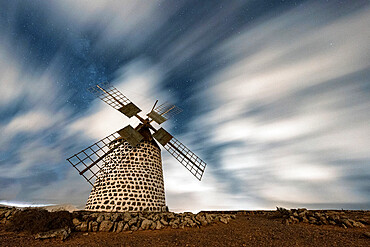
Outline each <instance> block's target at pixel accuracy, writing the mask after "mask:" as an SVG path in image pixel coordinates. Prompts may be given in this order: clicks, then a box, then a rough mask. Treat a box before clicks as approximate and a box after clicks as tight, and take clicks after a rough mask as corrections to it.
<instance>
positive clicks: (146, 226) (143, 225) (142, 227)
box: [141, 219, 153, 230]
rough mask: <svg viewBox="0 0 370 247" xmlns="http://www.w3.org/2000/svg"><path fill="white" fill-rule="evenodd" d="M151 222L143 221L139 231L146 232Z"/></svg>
mask: <svg viewBox="0 0 370 247" xmlns="http://www.w3.org/2000/svg"><path fill="white" fill-rule="evenodd" d="M152 222H153V221H151V220H148V219H145V220H143V222H142V223H141V229H143V230H148V229H149V228H150V226H151V225H152Z"/></svg>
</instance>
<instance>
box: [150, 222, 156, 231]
mask: <svg viewBox="0 0 370 247" xmlns="http://www.w3.org/2000/svg"><path fill="white" fill-rule="evenodd" d="M156 228H157V223H155V222H154V221H152V224H151V225H150V229H152V230H155V229H156Z"/></svg>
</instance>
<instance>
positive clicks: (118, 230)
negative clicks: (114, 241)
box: [116, 221, 124, 232]
mask: <svg viewBox="0 0 370 247" xmlns="http://www.w3.org/2000/svg"><path fill="white" fill-rule="evenodd" d="M123 227H124V223H123V221H120V222H118V223H117V228H116V232H122V230H123Z"/></svg>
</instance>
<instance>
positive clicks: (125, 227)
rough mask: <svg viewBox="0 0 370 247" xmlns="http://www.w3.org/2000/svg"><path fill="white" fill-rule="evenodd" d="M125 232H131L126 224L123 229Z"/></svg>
mask: <svg viewBox="0 0 370 247" xmlns="http://www.w3.org/2000/svg"><path fill="white" fill-rule="evenodd" d="M123 230H124V231H128V230H130V226H129V225H128V224H127V223H126V224H125V226H124V227H123Z"/></svg>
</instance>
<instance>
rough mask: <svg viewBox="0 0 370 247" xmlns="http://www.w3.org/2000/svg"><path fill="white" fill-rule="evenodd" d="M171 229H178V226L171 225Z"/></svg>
mask: <svg viewBox="0 0 370 247" xmlns="http://www.w3.org/2000/svg"><path fill="white" fill-rule="evenodd" d="M171 228H172V229H177V228H179V225H178V224H172V225H171Z"/></svg>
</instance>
